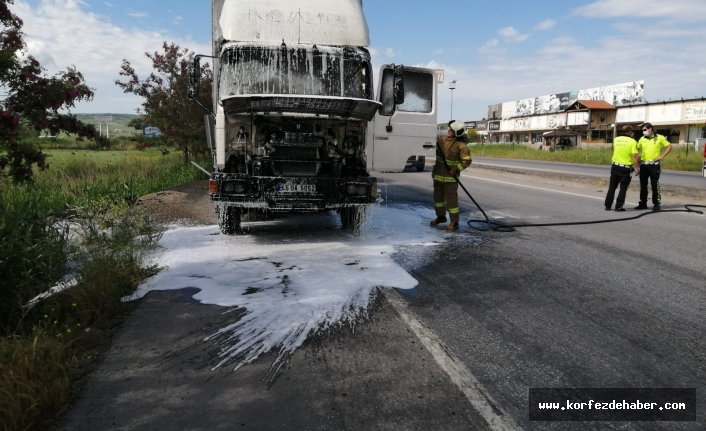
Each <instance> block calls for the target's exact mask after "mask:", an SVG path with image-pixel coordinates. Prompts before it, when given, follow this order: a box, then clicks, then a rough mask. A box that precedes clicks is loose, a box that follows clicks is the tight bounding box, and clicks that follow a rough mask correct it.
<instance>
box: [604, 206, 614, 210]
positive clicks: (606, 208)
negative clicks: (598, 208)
mask: <svg viewBox="0 0 706 431" xmlns="http://www.w3.org/2000/svg"><path fill="white" fill-rule="evenodd" d="M612 209H613V208H611V207H609V206H607V205H606V207H605V210H606V211H610V210H612Z"/></svg>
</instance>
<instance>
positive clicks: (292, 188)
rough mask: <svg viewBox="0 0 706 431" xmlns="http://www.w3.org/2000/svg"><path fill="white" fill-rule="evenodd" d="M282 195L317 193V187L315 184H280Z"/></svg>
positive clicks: (278, 187) (279, 189)
mask: <svg viewBox="0 0 706 431" xmlns="http://www.w3.org/2000/svg"><path fill="white" fill-rule="evenodd" d="M277 191H278V192H280V193H316V186H315V185H313V184H280V185H278V186H277Z"/></svg>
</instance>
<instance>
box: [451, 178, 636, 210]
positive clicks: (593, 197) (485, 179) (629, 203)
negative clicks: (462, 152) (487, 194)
mask: <svg viewBox="0 0 706 431" xmlns="http://www.w3.org/2000/svg"><path fill="white" fill-rule="evenodd" d="M461 176H462V177H467V178H473V179H476V180H483V181H490V182H492V183H500V184H508V185H511V186H517V187H525V188H528V189H535V190H544V191H546V192H554V193H561V194H564V195H571V196H580V197H582V198H589V199H597V200H599V201H605V197H598V196H589V195H582V194H580V193H571V192H564V191H561V190H552V189H545V188H543V187H535V186H528V185H525V184H517V183H510V182H507V181H499V180H491V179H489V178H482V177H474V176H473V175H464V174H461ZM625 203H626V204H628V205H637V204H636V203H631V202H625Z"/></svg>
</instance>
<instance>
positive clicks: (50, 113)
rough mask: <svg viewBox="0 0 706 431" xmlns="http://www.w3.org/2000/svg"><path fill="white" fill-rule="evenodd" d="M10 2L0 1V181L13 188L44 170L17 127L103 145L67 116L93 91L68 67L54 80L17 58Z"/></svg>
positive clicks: (18, 29) (20, 41) (17, 23)
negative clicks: (1, 93)
mask: <svg viewBox="0 0 706 431" xmlns="http://www.w3.org/2000/svg"><path fill="white" fill-rule="evenodd" d="M11 4H13V0H0V25H1V26H2V29H1V30H0V84H1V85H2V87H3V90H4V92H5V93H7V97H6V98H5V99H4V100H2V101H0V175H3V176H9V177H11V178H12V179H13V180H14V181H15V182H17V183H25V182H30V181H31V180H32V174H33V170H34V168H35V167H36V168H38V169H40V170H44V169H47V168H48V167H49V164H48V163H47V161H46V156H45V154H43V153H42V152H41V151H40V150H38V149H36V148H31V147H28V146H26V145H23V144H22V143H21V142H20V139H19V134H18V132H19V129H20V126H21V125H25V126H27V127H30V128H33V129H35V130H48V131H49V132H50V133H51V134H53V135H55V134H57V133H59V132H65V133H70V134H75V135H78V136H80V137H82V138H87V139H93V140H95V141H97V142H98V143H99V144H100V145H102V146H107V145H108V141H107V140H105V139H103V138H101V137H100V136H99V133H98V131H97V130H96V128H95V127H93V126H91V125H87V124H84V123H82V122H81V121H79V120H78V119H76V117H75V116H74V115H72V114H71V113H70V111H69V109H70V108H73V107H74V106H75V103H76V102H79V101H90V100H92V98H93V91H92V90H91V89H90V88H89V87H88V86H87V85H86V83H85V82H84V79H83V75H81V73H80V72H79V71H78V70H76V68H74V67H70V68H68V69H67V70H66V71H63V72H60V73H58V74H56V75H54V76H47V75H46V73H45V69H43V68H42V66H41V65H40V64H39V62H38V61H37V60H36V59H34V58H33V57H32V56H23V54H24V50H25V48H26V46H25V42H24V35H23V33H22V25H23V23H22V20H21V19H20V18H19V17H18V16H17V15H15V14H13V13H12V11H11V10H10V8H9V5H11Z"/></svg>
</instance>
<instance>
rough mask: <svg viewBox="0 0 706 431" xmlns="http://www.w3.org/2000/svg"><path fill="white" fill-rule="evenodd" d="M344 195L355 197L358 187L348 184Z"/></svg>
mask: <svg viewBox="0 0 706 431" xmlns="http://www.w3.org/2000/svg"><path fill="white" fill-rule="evenodd" d="M346 193H348V194H349V195H350V196H355V194H356V193H358V186H356V185H355V184H348V187H346Z"/></svg>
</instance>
